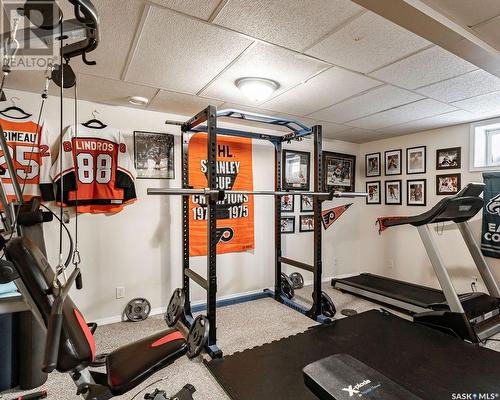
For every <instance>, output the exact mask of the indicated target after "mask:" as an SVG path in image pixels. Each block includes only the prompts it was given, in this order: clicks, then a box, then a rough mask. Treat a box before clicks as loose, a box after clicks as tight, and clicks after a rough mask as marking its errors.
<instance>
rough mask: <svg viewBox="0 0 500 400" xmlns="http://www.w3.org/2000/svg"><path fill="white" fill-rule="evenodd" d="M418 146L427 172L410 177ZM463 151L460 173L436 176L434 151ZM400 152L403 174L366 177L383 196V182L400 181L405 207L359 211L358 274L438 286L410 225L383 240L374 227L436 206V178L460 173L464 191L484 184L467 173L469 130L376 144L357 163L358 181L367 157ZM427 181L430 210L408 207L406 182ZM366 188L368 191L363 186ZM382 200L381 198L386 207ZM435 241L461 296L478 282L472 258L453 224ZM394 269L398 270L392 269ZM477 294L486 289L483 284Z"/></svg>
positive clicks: (498, 264)
mask: <svg viewBox="0 0 500 400" xmlns="http://www.w3.org/2000/svg"><path fill="white" fill-rule="evenodd" d="M420 145H426V146H427V173H426V174H421V175H409V176H407V175H405V173H406V149H407V148H409V147H415V146H420ZM457 146H460V147H462V168H461V170H449V171H437V172H436V167H435V166H436V150H437V149H441V148H447V147H457ZM393 149H402V150H403V161H404V162H403V175H402V176H392V177H385V176H384V172H383V171H382V176H381V177H380V178H368V180H370V181H371V180H381V182H382V185H381V188H382V193H383V192H384V181H385V180H393V179H402V180H403V188H402V199H403V205H401V206H394V205H390V206H385V205H383V204H382V205H366V206H365V207H360V212H361V213H360V216H359V222H360V223H359V235H360V241H361V243H362V246H363V251H362V258H361V261H360V270H361V271H367V272H373V273H377V274H382V275H386V276H391V277H394V278H397V279H402V280H407V281H411V282H414V283H419V284H424V285H431V286H434V287H438V282H437V279H436V277H435V274H434V272H433V270H432V267H431V265H430V262H429V260H428V258H427V254H426V252H425V249H424V247H423V244H422V242H421V240H420V237H419V235H418V233H417V230H416V228H414V227H412V226H398V227H393V228H390V229H388V230H386V231H385V232H383V233H382V234H381V235H379V234H378V230H377V228H376V227H375V221H376V219H377V217H379V216H391V215H415V214H419V213H422V212H424V211H425V210H427V209H429V208H431V207H432V206H433V205H435V204H436V203H437V202H438V201H439V200H440V199H441V198H442V196H437V195H436V175H437V174H445V173H455V172H457V173H458V172H460V173H461V174H462V186H464V185H466V184H467V183H469V182H482V174H481V173H480V172H475V173H470V172H469V125H457V126H452V127H447V128H442V129H436V130H431V131H426V132H419V133H415V134H412V135H406V136H400V137H396V138H391V139H386V140H380V141H375V142H371V143H366V144H363V145H361V147H360V153H359V159H360V161H361V162H360V167H361V170H360V171H359V172H360V176H361V177H363V179H362V180H363V183H362V185H364V182H365V181H366V180H367V179H366V178H364V176H365V172H364V158H365V154H368V153H373V152H381V153H382V157H383V156H384V151H386V150H393ZM419 178H426V179H427V207H408V206H406V180H407V179H419ZM363 187H364V186H363ZM383 202H384V196H382V203H383ZM481 218H482V215H481V213H479V214H478V215H477V216H476V217H475V218H474V219H473V220H472V221H471V225H472V228H473V231H474V233H475V236H476V239H477V240H478V241H479V240H480V235H481ZM432 232H433V234H434V237H435V239H436V241H437V243H438V246H439V248H440V249H441V251H442V255H443V258H444V261H445V263H446V264H447V265H448V267H449V271H450V274H451V276H452V279H453V282H454V284H455V288H456V289H457V290H458V291H459V292H464V291H470V283H471V281H472V277H473V276H474V277H478V275H479V274H478V272H477V270H476V269H475V266H474V263H473V261H472V258H471V257H470V255H469V254H468V251H467V248H466V246H465V244H464V242H463V240H462V238H461V235H460V233H459V232H458V230H457V228H456V226H455V225H454V224H446V226H445V230H444V232H443V233H442V235H438V234H437V232H436V229H432ZM487 261H488V262H489V264H490V265H491V267H492V269H493V272H494V273H495V275H496V277H497V279H500V260H497V259H493V258H487ZM391 264H393V265H394V266H393V267H391ZM479 290H485V287H484V285H483V284H482V282H480V286H479Z"/></svg>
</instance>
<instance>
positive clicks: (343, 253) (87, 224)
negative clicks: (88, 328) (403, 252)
mask: <svg viewBox="0 0 500 400" xmlns="http://www.w3.org/2000/svg"><path fill="white" fill-rule="evenodd" d="M7 96H8V97H12V96H17V97H19V98H21V99H22V100H21V102H20V103H19V105H20V106H21V107H22V108H24V109H25V110H26V111H29V112H30V113H33V114H34V115H37V112H38V107H39V105H40V97H39V96H37V95H36V94H32V93H27V92H20V91H12V90H8V91H7ZM73 108H74V105H73V101H72V100H70V99H67V100H65V116H64V120H65V123H64V126H67V125H69V124H72V123H73V122H74V114H73ZM94 109H97V110H98V111H99V112H100V115H99V119H101V120H102V121H103V122H105V123H106V124H108V125H110V126H113V127H116V128H120V129H122V130H124V131H125V132H128V135H127V140H128V141H129V144H130V145H129V151H130V152H131V154H132V152H133V144H132V132H133V131H134V130H146V131H154V132H169V133H173V134H175V135H176V147H175V163H176V164H175V174H176V177H175V180H137V182H136V190H137V198H138V200H137V202H136V203H135V204H133V205H130V206H127V207H126V208H125V210H124V211H122V212H121V213H119V214H115V215H112V216H106V215H81V216H80V217H79V236H78V238H79V249H80V253H81V256H82V265H81V267H82V270H83V272H84V275H83V276H84V285H85V286H84V290H82V291H75V292H74V293H73V294H72V296H73V298H74V300H75V301H76V303H77V304H78V305H79V307H80V308H81V309H82V311H83V313H84V314H85V315H86V317H87V319H89V320H96V319H99V320H103V319H111V320H113V317H116V316H119V315H121V313H122V311H123V308H124V306H125V304H126V303H127V301H128V300H130V299H132V298H134V297H146V298H147V299H149V300H150V301H151V303H152V306H153V308H157V307H161V306H165V305H166V304H167V303H168V300H169V298H170V295H171V293H172V291H173V290H174V289H175V288H176V287H178V286H180V285H181V277H182V274H181V265H182V264H181V262H182V258H181V239H182V238H181V232H182V231H181V229H182V228H181V227H182V224H181V199H180V197H166V196H147V194H146V189H147V188H148V187H180V186H181V181H180V165H181V149H180V137H179V129H178V128H177V127H172V126H169V127H166V126H165V124H164V121H165V120H166V119H171V120H186V119H187V118H188V117H189V116H187V117H186V116H176V115H170V114H163V113H157V112H150V111H143V110H139V109H132V108H124V107H112V106H106V105H101V104H99V105H97V104H93V103H90V102H86V101H81V102H80V103H79V121H80V122H82V121H86V120H88V119H89V118H90V117H91V113H92V111H93V110H94ZM44 119H45V121H46V122H47V124H48V126H49V127H50V132H51V142H53V143H54V146H55V147H56V145H57V141H58V130H59V100H58V98H56V97H50V98H49V99H48V101H47V105H46V108H45V112H44ZM226 125H227V126H231V125H230V124H226ZM238 128H241V126H238ZM251 129H252V130H256V129H255V128H251ZM260 131H262V132H264V133H265V132H266V131H265V130H263V129H260ZM267 132H269V131H267ZM287 148H297V149H300V150H304V151H312V140H305V141H304V142H302V143H300V144H293V145H289V146H287ZM325 150H334V151H340V152H347V153H351V154H356V153H357V152H358V150H359V145H356V144H351V143H345V142H338V141H326V142H325ZM53 153H54V154H53V157H55V154H56V151H54V152H53ZM253 164H254V171H253V173H254V189H256V190H259V189H270V190H273V189H274V176H273V173H274V172H273V171H274V166H273V165H274V149H273V147H272V146H271V145H270V144H269V143H267V142H261V141H254V147H253ZM311 173H312V171H311ZM311 179H312V177H311ZM311 182H312V181H311ZM311 189H312V187H311ZM358 189H360V187H358ZM295 201H296V212H295V214H296V215H297V222H296V223H297V224H298V215H299V214H300V213H299V210H300V203H299V201H300V199H299V196H296V199H295ZM344 203H346V201H336V202H332V203H327V204H326V205H325V207H326V206H328V205H331V206H334V205H337V204H344ZM360 204H361V206H360V205H356V207H352V208H351V209H350V210H349V211H348V212H347V213H346V214H344V215H343V216H342V219H341V220H340V221H338V222H337V223H336V224H335V226H334V227H332V228H330V229H329V230H328V231H327V232H326V233H325V234H324V236H323V237H324V245H323V249H324V269H325V277H328V276H333V273H334V264H335V263H336V262H337V264H338V265H339V266H342V268H341V269H339V270H341V271H344V270H345V271H344V272H349V271H351V270H352V268H353V267H354V269H356V270H357V269H359V265H358V262H359V260H358V257H359V251H358V248H359V243H358V238H357V228H358V215H357V214H358V213H359V212H360V209H361V208H363V202H360ZM273 207H274V206H273V200H272V198H271V197H256V198H255V250H253V251H252V252H247V253H233V254H224V255H220V256H219V257H218V260H217V261H218V263H217V266H218V287H219V291H218V295H219V296H227V295H232V294H237V293H245V292H249V291H254V290H261V289H263V288H265V287H271V286H272V285H273V283H274V280H273V277H274V270H273V266H274V223H273V221H274V212H273V209H274V208H273ZM69 228H70V229H71V231H72V233H73V232H74V219H72V221H71V223H70V225H69ZM296 228H297V231H298V225H296ZM58 229H59V228H58V224H57V223H55V222H54V223H52V224H47V225H46V227H45V232H46V242H47V247H48V257H49V260H50V261H51V262H52V265H56V264H57V260H58V254H57V252H58V237H59V236H58ZM312 240H313V234H312V233H300V234H299V233H297V234H296V235H294V236H292V235H285V236H284V240H283V254H285V255H287V256H288V257H292V258H297V259H299V260H301V261H304V262H312V257H313V251H312V250H313V243H312ZM334 254H335V255H334ZM353 255H354V256H353ZM335 259H337V260H335ZM192 268H193V269H194V270H196V271H197V272H199V273H200V274H201V275H203V276H205V275H206V272H205V271H206V258H205V257H196V258H192ZM337 268H338V267H335V269H336V270H337ZM291 271H292V269H290V271H289V272H291ZM309 275H310V274H308V273H305V272H304V277H305V279H306V280H309V279H311V276H309ZM118 286H123V287H125V288H126V296H125V299H120V300H117V299H116V298H115V288H116V287H118ZM192 287H193V291H192V299H193V301H199V300H203V299H204V298H205V297H204V296H205V292H204V291H203V290H202V289H201V288H199V287H197V285H196V284H193V285H192Z"/></svg>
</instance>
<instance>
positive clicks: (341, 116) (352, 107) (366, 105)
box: [309, 85, 423, 124]
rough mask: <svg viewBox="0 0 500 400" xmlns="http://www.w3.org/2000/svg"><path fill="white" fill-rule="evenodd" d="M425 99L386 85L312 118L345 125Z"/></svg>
mask: <svg viewBox="0 0 500 400" xmlns="http://www.w3.org/2000/svg"><path fill="white" fill-rule="evenodd" d="M420 99H423V96H420V95H418V94H415V93H412V92H408V91H407V90H403V89H400V88H396V87H394V86H390V85H385V86H381V87H379V88H375V89H373V90H370V91H369V92H367V93H364V94H362V95H360V96H356V97H353V98H351V99H348V100H345V101H343V102H341V103H338V104H335V105H333V106H331V107H328V108H325V109H324V110H321V111H318V112H315V113H312V114H310V115H309V117H311V118H316V119H320V120H323V121H330V122H335V123H339V124H343V123H345V122H348V121H352V120H354V119H358V118H361V117H363V116H366V115H370V114H375V113H377V112H379V111H383V110H387V109H389V108H393V107H397V106H400V105H403V104H407V103H411V102H413V101H416V100H420Z"/></svg>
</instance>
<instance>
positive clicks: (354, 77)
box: [264, 67, 382, 115]
mask: <svg viewBox="0 0 500 400" xmlns="http://www.w3.org/2000/svg"><path fill="white" fill-rule="evenodd" d="M379 85H382V83H381V82H379V81H376V80H374V79H371V78H367V77H365V76H363V75H360V74H356V73H354V72H350V71H347V70H345V69H342V68H338V67H333V68H330V69H329V70H327V71H325V72H322V73H321V74H319V75H316V76H315V77H313V78H311V79H309V80H308V81H307V82H304V83H303V84H301V85H299V86H297V87H295V88H293V89H291V90H289V91H287V92H285V93H283V94H282V95H280V96H277V97H275V98H274V99H272V100H270V101H268V102H266V103H264V107H267V108H269V109H271V110H276V111H281V112H287V113H291V114H296V115H307V114H311V113H312V112H314V111H317V110H320V109H323V108H325V107H328V106H329V105H332V104H335V103H338V102H339V101H341V100H344V99H346V98H348V97H351V96H354V95H355V94H358V93H361V92H364V91H365V90H368V89H371V88H374V87H375V86H379Z"/></svg>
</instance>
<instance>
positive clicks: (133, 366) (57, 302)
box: [0, 237, 208, 400]
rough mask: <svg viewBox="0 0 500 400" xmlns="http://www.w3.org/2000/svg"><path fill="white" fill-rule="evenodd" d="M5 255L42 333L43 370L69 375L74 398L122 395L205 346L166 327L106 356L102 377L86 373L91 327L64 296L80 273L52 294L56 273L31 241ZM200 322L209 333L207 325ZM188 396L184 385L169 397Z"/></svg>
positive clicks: (91, 356)
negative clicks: (43, 334) (75, 391)
mask: <svg viewBox="0 0 500 400" xmlns="http://www.w3.org/2000/svg"><path fill="white" fill-rule="evenodd" d="M6 254H7V258H8V260H9V261H10V262H11V264H10V265H11V266H10V267H9V266H4V267H3V268H10V269H11V270H12V271H13V274H14V276H13V278H16V279H15V281H16V283H17V284H18V287H20V288H22V289H24V290H23V291H26V293H23V295H25V299H26V300H27V303H28V306H29V307H30V309H31V311H32V312H33V314H34V315H35V318H36V319H37V320H38V321H39V322H40V324H41V325H42V327H43V328H44V329H45V330H46V332H47V342H46V348H45V361H44V365H43V368H42V369H43V370H44V371H45V372H49V373H50V372H53V371H54V370H57V371H59V372H63V373H69V374H70V376H71V377H72V379H73V381H74V382H75V384H76V386H77V394H79V395H82V396H83V397H84V398H85V399H92V400H106V399H110V398H112V397H114V396H119V395H122V394H124V393H126V392H128V391H130V390H132V389H133V388H135V387H136V386H137V385H139V384H140V383H141V382H143V381H144V380H146V379H147V378H148V377H150V376H151V375H152V374H153V373H155V372H157V371H159V370H160V369H162V368H164V367H166V366H167V365H169V364H171V363H173V362H174V361H175V360H177V359H178V358H179V357H181V356H183V355H188V357H190V358H194V357H196V356H198V355H199V354H200V353H201V349H202V348H203V346H204V344H205V343H201V341H203V340H204V338H203V337H202V338H201V339H200V338H199V337H198V338H197V339H198V340H199V341H198V342H197V343H196V344H197V346H195V347H196V348H194V347H193V340H192V338H190V336H188V338H187V340H186V338H185V337H184V335H183V334H182V333H181V332H180V331H179V330H178V329H176V328H170V329H166V330H164V331H162V332H158V333H156V334H154V335H151V336H149V337H146V338H144V339H141V340H139V341H137V342H134V343H130V344H128V345H126V346H123V347H120V348H118V349H116V350H115V351H113V352H111V353H110V354H109V355H107V357H106V363H105V365H106V372H105V373H102V372H97V371H91V370H90V369H89V367H90V366H92V363H93V362H94V360H95V359H96V344H95V341H94V337H93V331H94V330H95V327H96V326H95V324H94V326H92V324H87V322H86V321H85V319H84V317H83V316H82V314H81V312H80V311H79V309H78V308H77V307H76V305H75V304H74V303H73V301H72V300H71V298H70V297H69V296H67V292H68V291H69V289H70V286H71V285H72V283H73V282H74V281H75V280H76V276H77V274H76V272H78V273H79V269H75V271H73V273H72V274H71V277H70V278H69V279H68V281H67V284H66V285H64V286H62V287H61V288H60V289H59V290H57V289H55V288H54V285H53V282H54V279H55V273H54V271H53V270H52V268H51V266H50V264H49V263H48V261H47V259H46V258H45V256H44V255H43V253H42V251H41V250H40V249H39V248H38V247H37V246H36V245H35V243H34V242H32V241H31V240H29V239H27V238H25V237H21V238H14V239H12V240H10V241H9V242H8V244H7V246H6ZM0 268H1V266H0ZM198 318H200V317H198ZM201 318H204V317H201ZM205 320H206V319H205ZM200 321H201V319H200ZM203 323H206V325H205V328H206V329H207V330H208V321H206V322H203ZM195 325H196V324H195ZM91 328H92V329H91ZM198 336H199V335H198ZM192 392H194V388H192V386H190V385H187V386H186V387H185V388H184V389H183V390H181V391H180V392H179V393H178V394H176V395H175V396H174V397H177V398H179V399H192ZM158 393H160V392H158ZM154 398H157V399H160V398H161V399H164V398H166V396H164V394H163V395H162V397H160V395H158V397H154Z"/></svg>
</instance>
